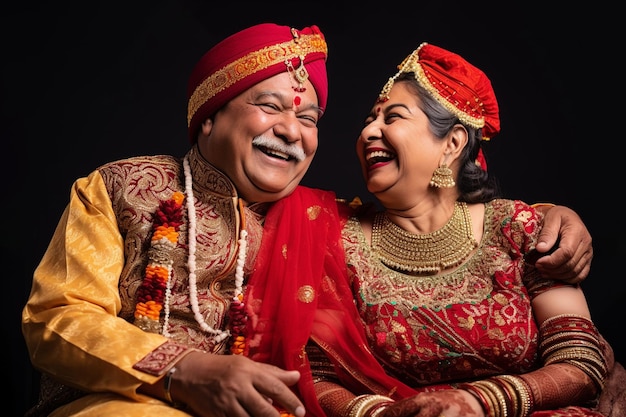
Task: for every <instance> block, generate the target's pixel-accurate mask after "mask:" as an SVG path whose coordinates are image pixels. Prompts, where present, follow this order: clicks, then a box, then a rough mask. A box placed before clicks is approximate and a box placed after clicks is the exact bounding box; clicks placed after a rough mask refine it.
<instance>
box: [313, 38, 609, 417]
mask: <svg viewBox="0 0 626 417" xmlns="http://www.w3.org/2000/svg"><path fill="white" fill-rule="evenodd" d="M399 69H400V70H399V72H398V73H397V74H396V75H394V76H393V77H392V78H390V79H389V81H388V82H387V84H386V85H385V86H384V88H383V90H382V92H381V94H380V96H379V99H378V100H377V102H376V103H375V105H374V106H373V108H372V110H371V113H370V114H369V116H368V117H367V119H366V126H365V127H364V128H363V130H362V131H361V134H360V136H359V138H358V141H357V145H356V150H357V154H358V156H359V159H360V163H361V167H362V170H363V175H364V177H365V180H366V183H367V188H368V190H369V191H370V192H372V193H373V194H374V195H375V196H376V198H377V199H378V200H379V201H380V202H381V204H382V205H383V206H384V210H383V211H380V212H376V213H371V212H370V213H364V214H362V215H361V216H360V217H358V218H357V217H351V218H350V219H349V221H348V222H347V224H346V226H345V228H344V229H343V244H344V247H345V250H346V257H347V260H348V264H349V265H350V282H351V283H352V287H353V291H354V293H355V294H356V295H357V296H356V304H357V307H358V310H359V313H360V316H361V319H362V321H363V322H364V324H365V333H366V338H367V344H368V345H369V349H370V350H371V351H372V353H373V355H374V356H375V357H376V358H377V359H378V361H379V362H380V363H381V364H382V366H383V368H384V370H385V373H386V374H387V375H390V376H393V377H395V378H397V382H396V383H394V382H392V381H389V380H388V379H387V378H386V376H383V375H380V377H378V376H376V372H378V371H376V370H371V369H369V368H367V367H363V366H352V362H351V361H352V359H350V358H349V357H348V358H346V357H341V355H336V354H335V352H333V351H332V350H329V349H327V348H326V345H325V343H324V342H322V341H320V343H319V346H320V347H321V348H322V350H326V353H327V356H326V357H328V358H330V359H332V361H329V360H327V359H325V358H326V357H324V356H322V355H321V354H320V353H319V351H318V352H315V351H314V350H313V349H311V350H310V356H311V358H312V361H313V362H314V363H316V366H315V367H316V371H315V374H317V376H318V378H316V379H315V381H316V383H315V389H316V392H317V396H318V398H319V401H320V404H321V405H322V408H323V409H324V410H325V412H326V413H327V415H329V416H349V417H370V416H372V417H373V416H376V417H382V416H395V417H398V416H419V417H438V416H445V417H456V416H465V417H468V416H470V417H483V416H491V417H496V416H498V417H499V416H516V417H525V416H537V417H538V416H547V415H550V416H559V415H568V416H583V415H584V416H599V415H602V414H601V413H599V412H597V411H596V410H595V409H594V406H595V405H596V402H597V400H598V397H599V395H600V393H601V391H602V389H603V386H604V383H605V378H606V376H607V374H608V370H607V369H608V364H607V358H606V355H607V354H610V352H611V350H610V347H609V346H607V345H606V344H605V342H604V339H602V337H601V336H600V334H599V333H598V330H597V329H596V327H595V326H594V323H593V321H592V320H591V314H590V312H589V308H588V306H587V303H586V300H585V296H584V294H583V292H582V290H581V288H580V287H578V286H576V285H568V284H565V283H563V282H557V281H554V280H548V279H545V278H543V277H542V276H541V274H540V272H539V271H538V269H537V268H536V267H535V266H534V259H533V256H534V254H535V253H536V252H535V246H536V243H537V237H538V234H539V232H540V230H541V228H542V223H543V219H544V216H543V214H542V213H541V212H539V211H538V210H536V209H535V208H533V207H532V206H531V205H528V204H526V203H524V202H522V201H518V200H508V199H502V198H500V197H499V195H498V190H497V186H496V182H495V180H494V179H493V177H492V176H490V175H489V173H488V172H487V168H486V160H485V157H484V155H483V152H482V150H481V142H482V141H484V140H488V139H491V138H492V137H493V136H494V135H496V134H497V133H498V132H499V129H500V120H499V111H498V103H497V101H496V97H495V95H494V91H493V89H492V86H491V83H490V81H489V79H488V78H487V77H486V76H485V74H484V73H483V72H482V71H481V70H479V69H478V68H476V67H474V66H473V65H471V64H470V63H468V62H467V61H466V60H464V59H463V58H462V57H460V56H459V55H457V54H454V53H451V52H449V51H446V50H444V49H442V48H439V47H437V46H434V45H429V44H426V43H424V44H422V45H420V46H419V48H417V49H416V50H415V51H414V52H413V53H411V54H410V55H409V56H408V57H407V58H406V59H405V60H404V61H403V62H402V64H401V65H400V66H399ZM337 334H339V330H338V331H337ZM333 364H334V365H335V367H333ZM548 410H549V411H548Z"/></svg>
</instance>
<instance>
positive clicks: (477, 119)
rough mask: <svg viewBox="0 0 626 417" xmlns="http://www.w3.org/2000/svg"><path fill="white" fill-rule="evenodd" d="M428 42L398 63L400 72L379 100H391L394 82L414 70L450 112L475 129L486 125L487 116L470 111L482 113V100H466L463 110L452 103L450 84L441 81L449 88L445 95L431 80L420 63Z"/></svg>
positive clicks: (390, 79) (417, 76) (392, 78)
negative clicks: (423, 49)
mask: <svg viewBox="0 0 626 417" xmlns="http://www.w3.org/2000/svg"><path fill="white" fill-rule="evenodd" d="M426 45H427V43H426V42H424V43H422V44H421V45H420V46H419V47H418V48H417V49H416V50H415V51H413V52H412V53H411V55H409V56H407V57H406V58H405V59H404V60H403V61H402V63H401V64H400V65H398V72H397V73H396V74H395V75H394V76H393V77H391V78H389V80H388V81H387V83H386V84H385V86H384V87H383V89H382V90H381V92H380V94H379V95H378V101H379V102H385V101H387V100H389V93H390V92H391V88H392V87H393V84H394V82H395V81H396V79H397V78H398V77H399V76H400V74H402V73H409V72H412V73H413V74H415V79H416V80H417V82H418V83H419V84H420V85H421V86H422V87H424V88H425V89H426V90H427V91H428V92H429V93H430V95H431V96H432V97H433V98H434V99H435V100H437V101H438V102H439V103H440V104H441V105H442V106H444V107H445V108H446V110H448V111H449V112H451V113H452V114H454V115H455V116H456V117H458V118H459V120H460V121H461V122H463V123H465V124H467V125H468V126H470V127H473V128H474V129H480V128H482V127H484V126H485V118H484V117H483V116H472V115H470V114H468V113H474V114H482V106H483V104H482V102H480V100H479V99H478V98H475V103H470V102H466V103H464V106H463V107H464V108H465V109H466V110H467V111H463V110H461V109H459V108H458V107H457V106H456V105H454V104H453V103H451V102H450V101H449V100H448V98H450V97H452V96H454V95H455V93H456V92H455V91H454V89H452V88H450V86H445V85H442V84H441V83H439V85H440V86H442V88H445V89H446V90H447V93H449V94H448V96H447V97H444V96H443V95H442V93H441V91H439V90H438V89H437V88H435V86H433V83H432V82H431V81H430V79H429V76H428V75H427V74H426V72H425V71H424V68H423V66H422V64H421V63H420V59H419V53H420V50H421V49H422V48H423V47H424V46H426Z"/></svg>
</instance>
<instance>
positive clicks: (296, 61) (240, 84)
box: [187, 23, 328, 143]
mask: <svg viewBox="0 0 626 417" xmlns="http://www.w3.org/2000/svg"><path fill="white" fill-rule="evenodd" d="M327 55H328V47H327V45H326V40H325V38H324V35H323V34H322V32H321V31H320V29H319V28H318V27H317V26H315V25H313V26H310V27H307V28H304V29H302V30H297V29H293V28H290V27H289V26H280V25H276V24H274V23H262V24H259V25H255V26H252V27H249V28H247V29H244V30H242V31H240V32H237V33H235V34H233V35H231V36H229V37H228V38H226V39H224V40H223V41H221V42H220V43H218V44H217V45H215V46H214V47H213V48H211V49H210V50H209V51H208V52H207V53H206V54H204V56H203V57H202V58H200V61H198V63H197V64H196V66H195V67H194V69H193V70H192V72H191V76H190V77H189V84H188V88H187V96H188V98H189V103H188V108H187V126H188V132H189V139H190V141H191V142H192V143H193V142H195V141H196V137H197V134H198V129H199V128H200V125H201V124H202V123H203V122H204V121H205V120H206V119H207V118H208V117H210V116H212V115H213V114H214V113H215V112H216V111H217V110H218V109H219V108H220V107H222V106H223V105H224V104H226V103H227V102H228V101H229V100H232V99H233V98H234V97H236V96H237V95H239V94H240V93H242V92H243V91H245V90H247V89H248V88H250V87H252V86H253V85H255V84H257V83H259V82H261V81H263V80H265V79H267V78H270V77H273V76H274V75H277V74H280V73H282V72H286V71H288V70H291V71H293V72H294V75H295V77H296V78H297V79H298V80H301V79H307V78H308V80H309V81H311V83H312V84H313V87H314V88H315V92H316V93H317V100H318V104H319V106H320V108H321V109H324V108H325V107H326V100H327V97H328V80H327V77H326V57H327ZM301 61H304V66H303V67H302V66H301ZM288 65H289V67H290V68H289V69H288Z"/></svg>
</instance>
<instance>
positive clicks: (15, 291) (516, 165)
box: [0, 0, 626, 415]
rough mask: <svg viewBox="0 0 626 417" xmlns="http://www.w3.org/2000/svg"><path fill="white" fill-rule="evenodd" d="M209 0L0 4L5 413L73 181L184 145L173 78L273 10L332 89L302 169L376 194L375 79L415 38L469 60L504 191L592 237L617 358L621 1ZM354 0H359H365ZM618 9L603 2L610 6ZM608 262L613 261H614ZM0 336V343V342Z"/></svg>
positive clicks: (320, 182)
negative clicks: (318, 50)
mask: <svg viewBox="0 0 626 417" xmlns="http://www.w3.org/2000/svg"><path fill="white" fill-rule="evenodd" d="M334 3H335V4H330V5H329V4H321V3H306V2H274V3H273V4H272V5H267V4H265V5H263V4H262V2H255V3H247V2H230V3H218V2H210V1H199V0H184V1H175V0H162V1H159V0H154V1H131V0H129V1H126V2H120V1H107V2H98V1H85V2H76V3H74V4H67V3H58V2H50V3H49V4H48V3H44V4H38V3H33V2H24V4H23V5H15V4H14V5H12V6H6V5H5V6H3V7H4V9H3V11H2V12H1V14H0V16H1V17H0V23H1V24H0V31H1V32H0V39H1V41H0V42H1V44H0V45H1V47H2V64H1V65H0V67H1V68H2V86H1V88H2V90H1V91H0V97H1V104H2V114H1V117H2V119H1V123H0V129H1V131H0V132H1V139H2V145H3V150H4V153H3V155H2V156H3V158H4V161H5V162H4V163H3V164H2V169H3V174H4V175H3V178H5V179H8V184H7V187H5V197H3V198H2V210H3V211H2V213H3V218H4V221H3V223H4V228H3V230H4V233H3V239H2V257H3V260H4V262H3V265H4V268H3V269H4V273H3V274H2V277H3V278H4V282H5V283H6V284H7V286H6V287H5V288H6V289H5V291H4V297H3V298H4V303H3V305H4V306H5V307H4V308H5V314H4V321H3V322H4V323H7V324H6V325H5V334H6V335H8V342H9V350H10V352H11V353H10V355H11V356H10V361H9V364H8V366H9V368H10V369H5V371H4V375H3V378H4V379H5V382H8V383H9V384H10V386H11V387H14V388H12V389H14V390H15V391H14V392H12V391H11V389H9V391H8V392H9V394H10V395H11V398H10V402H11V403H12V404H11V405H10V407H11V406H12V407H13V409H14V413H13V414H12V415H22V414H23V412H24V410H25V409H26V407H27V405H28V404H29V403H30V401H31V400H32V399H31V398H32V395H33V391H34V389H35V388H36V373H35V372H34V371H33V370H32V368H31V367H30V362H29V359H28V356H27V353H26V349H25V346H24V342H23V339H22V336H21V331H20V314H21V309H22V307H23V305H24V303H25V301H26V298H27V296H28V293H29V291H30V284H31V276H32V272H33V270H34V268H35V267H36V265H37V263H38V261H39V259H40V258H41V256H42V255H43V252H44V251H45V248H46V246H47V244H48V241H49V239H50V237H51V236H52V233H53V231H54V228H55V226H56V223H57V221H58V219H59V217H60V215H61V212H62V210H63V208H64V206H65V204H66V202H67V200H68V196H69V189H70V186H71V184H72V182H73V181H74V180H75V179H76V178H78V177H80V176H84V175H87V174H88V173H89V172H90V171H91V170H93V169H94V168H96V167H97V166H98V165H100V164H102V163H104V162H107V161H110V160H114V159H118V158H123V157H128V156H134V155H143V154H159V153H169V154H175V155H181V156H182V155H183V154H184V153H185V152H186V151H187V149H188V146H189V145H188V142H187V136H186V85H187V76H188V75H189V72H190V70H191V68H192V66H193V65H194V64H195V62H196V60H197V59H198V58H199V57H200V56H201V55H202V54H203V53H204V52H205V51H206V50H207V49H209V48H210V47H211V46H212V45H214V44H215V43H216V42H217V41H219V40H221V39H222V38H224V37H226V36H228V35H230V34H232V33H234V32H236V31H237V30H240V29H243V28H244V27H247V26H250V25H252V24H256V23H262V22H265V21H271V22H275V23H279V24H285V25H290V26H294V27H298V28H301V27H303V26H309V25H311V24H316V25H318V26H319V27H320V28H321V29H322V31H323V32H324V34H325V36H326V39H327V42H328V45H329V57H328V71H329V91H330V95H329V101H328V109H327V114H326V115H325V116H324V117H323V118H322V120H321V122H320V146H319V150H318V155H317V156H316V159H315V161H314V162H313V166H312V168H311V169H310V171H309V173H308V174H307V176H306V177H305V180H304V184H305V185H310V186H316V187H320V188H326V189H333V190H335V191H337V193H338V195H339V196H342V197H346V198H352V197H353V196H355V195H359V196H361V197H362V198H363V199H364V200H371V199H372V198H371V197H370V196H369V195H368V194H367V192H366V190H365V188H364V187H363V181H362V179H361V175H360V171H359V168H358V163H357V160H356V157H355V155H354V141H355V139H356V137H357V135H358V132H359V130H360V128H361V126H362V123H363V120H364V116H365V114H366V112H367V111H368V110H369V108H370V106H371V105H372V103H373V100H374V98H375V97H376V95H377V93H378V91H379V90H380V88H381V87H382V85H383V84H384V83H385V81H386V80H387V78H388V77H389V76H390V75H392V74H393V73H395V69H396V65H397V64H399V63H400V61H401V60H402V59H403V58H404V57H405V56H406V55H408V54H409V53H410V52H412V51H413V50H414V49H415V48H416V47H417V46H418V45H419V44H420V43H421V42H423V41H427V42H430V43H432V44H435V45H438V46H441V47H444V48H446V49H449V50H452V51H454V52H457V53H459V54H461V55H462V56H464V57H465V58H466V59H468V60H469V61H470V62H472V63H473V64H475V65H476V66H478V67H479V68H481V69H483V70H484V71H485V72H486V73H487V75H488V76H489V77H490V78H491V80H492V83H493V86H494V89H495V91H496V94H497V96H498V100H499V104H500V111H501V123H502V131H501V133H500V135H498V136H497V137H496V138H495V139H494V140H493V141H491V142H490V143H488V144H487V148H486V154H487V160H488V163H489V169H490V171H491V172H493V173H495V174H496V175H497V177H498V178H499V179H500V182H501V183H502V185H503V186H504V191H505V194H506V196H507V197H510V198H519V199H522V200H525V201H528V202H540V201H549V202H553V203H557V204H563V205H566V206H569V207H571V208H573V209H574V210H575V211H576V212H577V213H578V214H579V215H580V216H581V217H582V219H583V221H584V222H585V224H586V225H587V227H588V228H589V230H590V231H591V233H592V236H593V239H594V241H593V242H594V254H595V256H594V261H593V264H592V272H591V274H590V276H589V278H588V279H587V280H586V281H585V282H584V283H583V287H584V289H585V291H586V294H587V296H588V301H589V304H590V306H591V309H592V314H593V318H594V320H595V322H596V324H597V325H598V327H599V328H600V330H601V332H602V333H603V334H604V335H605V336H606V337H607V339H608V340H609V341H610V342H611V343H612V344H613V346H614V348H615V350H616V356H617V359H618V360H620V361H621V362H624V361H626V346H625V345H624V341H623V339H622V337H621V334H620V332H621V329H622V327H623V325H624V324H623V322H624V318H626V314H625V313H624V312H623V310H622V308H621V305H620V304H621V303H624V301H625V299H626V297H625V296H626V279H625V277H624V274H623V268H621V266H623V263H624V260H625V259H626V258H625V256H624V254H625V251H626V248H625V244H624V241H623V232H624V210H623V207H624V206H623V204H622V203H621V202H619V203H618V201H617V200H618V198H620V200H621V199H622V198H623V196H622V195H621V194H622V193H621V192H620V191H619V190H620V189H621V187H623V186H624V184H623V182H624V175H623V170H622V169H619V165H620V164H621V163H623V150H622V149H623V147H622V145H621V142H622V140H623V138H624V134H623V116H622V114H623V111H622V108H623V104H622V103H621V102H620V100H623V97H624V94H623V90H624V88H623V78H624V69H623V64H622V63H621V62H622V61H623V56H622V55H623V51H624V47H623V44H622V43H621V39H622V37H621V35H619V34H618V33H619V32H621V30H622V29H623V26H624V23H623V22H621V21H619V20H618V19H619V17H620V13H619V12H618V10H617V9H616V8H614V7H612V6H609V5H608V4H603V2H597V1H596V2H590V3H587V4H583V5H581V6H576V7H575V6H572V5H571V3H570V4H569V5H568V6H567V8H559V7H558V6H552V5H550V3H549V2H533V1H530V2H529V1H525V2H504V1H503V2H494V3H496V4H498V3H499V5H489V4H487V3H484V2H459V1H446V2H431V3H426V2H409V3H402V2H377V3H374V5H373V6H364V5H361V4H359V3H354V4H350V3H345V2H344V3H340V2H338V1H336V2H334ZM362 4H365V2H363V3H362ZM615 7H616V6H615ZM618 267H619V268H618ZM5 350H6V349H5Z"/></svg>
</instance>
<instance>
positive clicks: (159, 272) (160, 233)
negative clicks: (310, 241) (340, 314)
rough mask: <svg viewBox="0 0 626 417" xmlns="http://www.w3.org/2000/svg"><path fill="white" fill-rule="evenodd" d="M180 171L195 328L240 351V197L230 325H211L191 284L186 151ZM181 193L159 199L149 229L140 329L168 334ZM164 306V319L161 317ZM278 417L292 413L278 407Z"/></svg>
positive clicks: (192, 236) (192, 213) (191, 210)
mask: <svg viewBox="0 0 626 417" xmlns="http://www.w3.org/2000/svg"><path fill="white" fill-rule="evenodd" d="M183 168H184V172H185V193H186V194H187V215H188V221H189V254H188V259H187V266H188V268H189V303H190V305H191V310H192V311H193V313H194V317H195V319H196V321H197V322H198V324H199V325H200V328H202V330H204V331H205V332H207V333H211V334H213V335H214V340H215V341H216V343H219V342H221V341H223V340H224V339H226V338H227V337H229V336H232V339H231V346H230V352H231V353H232V354H234V355H243V354H245V349H246V322H247V316H246V313H245V305H244V303H243V276H244V271H243V267H244V264H245V261H246V250H247V236H248V232H247V230H246V222H245V215H244V207H243V202H242V200H241V199H240V200H239V213H240V216H241V231H240V237H239V241H238V243H239V251H238V254H237V265H236V267H235V293H234V296H233V300H232V302H231V305H230V309H229V312H228V314H229V318H230V326H231V330H230V331H229V330H215V329H213V328H212V327H211V326H209V325H208V324H207V323H206V322H205V321H204V317H202V313H201V312H200V308H199V305H198V288H197V285H196V272H195V271H196V209H195V198H194V195H193V179H192V176H191V168H190V166H189V161H188V159H187V157H185V159H184V160H183ZM184 200H185V195H184V194H183V193H182V192H180V191H176V192H174V194H173V195H172V197H171V199H169V200H165V201H162V202H161V204H160V205H159V208H158V209H157V211H156V213H155V219H154V224H153V226H152V229H153V233H152V238H151V240H150V248H149V249H148V260H149V261H148V265H147V266H146V272H145V276H144V280H143V282H142V284H141V286H140V287H139V288H138V289H137V305H136V306H135V325H136V326H138V327H139V328H141V329H142V330H144V331H149V332H153V333H162V334H163V335H164V336H166V337H169V336H170V334H169V332H168V330H167V329H168V323H169V301H170V295H171V277H172V265H173V264H174V258H173V250H174V248H176V245H177V244H178V235H179V229H180V226H181V224H182V219H183V212H182V207H183V201H184ZM162 310H163V313H164V318H163V325H161V323H160V316H161V311H162ZM279 411H280V415H281V417H294V415H293V414H290V413H288V412H286V411H284V410H281V409H279Z"/></svg>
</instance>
